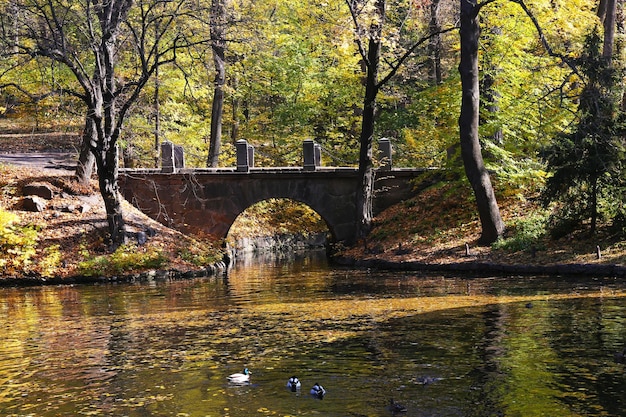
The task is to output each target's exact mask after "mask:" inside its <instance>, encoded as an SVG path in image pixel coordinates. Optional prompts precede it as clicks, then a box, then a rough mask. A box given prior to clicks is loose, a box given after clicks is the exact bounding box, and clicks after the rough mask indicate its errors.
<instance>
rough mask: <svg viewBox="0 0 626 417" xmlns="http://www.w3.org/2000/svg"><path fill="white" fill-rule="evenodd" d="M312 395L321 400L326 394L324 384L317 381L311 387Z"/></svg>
mask: <svg viewBox="0 0 626 417" xmlns="http://www.w3.org/2000/svg"><path fill="white" fill-rule="evenodd" d="M311 395H312V396H314V397H315V398H319V399H320V400H321V399H323V398H324V395H326V390H325V389H324V387H323V386H321V385H320V384H318V383H317V382H316V383H315V385H313V388H311Z"/></svg>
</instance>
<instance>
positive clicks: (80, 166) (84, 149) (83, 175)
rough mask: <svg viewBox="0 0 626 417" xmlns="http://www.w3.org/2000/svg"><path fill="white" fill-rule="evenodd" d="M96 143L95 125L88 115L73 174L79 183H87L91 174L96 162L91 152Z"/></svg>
mask: <svg viewBox="0 0 626 417" xmlns="http://www.w3.org/2000/svg"><path fill="white" fill-rule="evenodd" d="M95 143H96V126H95V123H94V121H93V119H92V118H91V117H89V116H87V117H86V118H85V127H84V128H83V137H82V139H81V145H80V154H79V156H78V163H77V164H76V171H75V173H74V175H75V176H76V179H77V180H78V182H79V183H81V184H88V183H89V180H90V179H91V175H92V174H93V168H94V166H95V163H96V157H95V155H94V154H93V152H92V149H93V148H95Z"/></svg>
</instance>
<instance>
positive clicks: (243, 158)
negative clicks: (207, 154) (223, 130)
mask: <svg viewBox="0 0 626 417" xmlns="http://www.w3.org/2000/svg"><path fill="white" fill-rule="evenodd" d="M235 150H236V160H237V162H236V164H237V165H236V168H235V170H236V171H237V172H249V171H250V170H251V169H253V168H254V146H252V145H250V144H249V143H248V142H247V141H246V140H245V139H240V140H238V141H237V142H236V143H235ZM378 150H379V152H378V153H379V164H380V167H379V168H378V169H379V170H382V171H389V170H391V169H392V165H391V158H392V147H391V141H390V140H389V139H387V138H382V139H380V140H379V141H378ZM302 154H303V155H302V156H303V158H302V159H303V161H304V163H303V167H302V168H300V169H304V170H305V171H316V170H319V169H322V147H321V145H320V144H318V143H316V142H315V141H314V140H312V139H307V140H305V141H304V142H303V144H302ZM184 168H185V155H184V149H183V147H182V146H179V145H175V144H173V143H172V142H169V141H164V142H163V143H161V172H163V173H165V174H173V173H176V172H178V171H179V170H181V169H184ZM224 169H227V170H228V169H229V168H220V170H224ZM270 169H275V168H270ZM333 169H339V168H337V167H335V168H333ZM349 169H353V168H349Z"/></svg>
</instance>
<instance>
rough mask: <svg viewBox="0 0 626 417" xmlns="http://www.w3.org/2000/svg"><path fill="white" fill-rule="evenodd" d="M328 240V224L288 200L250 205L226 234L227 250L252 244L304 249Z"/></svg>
mask: <svg viewBox="0 0 626 417" xmlns="http://www.w3.org/2000/svg"><path fill="white" fill-rule="evenodd" d="M331 239H332V232H331V230H330V228H329V226H328V223H327V222H326V221H325V220H324V219H323V218H322V216H321V215H320V214H319V213H317V212H316V211H315V210H313V209H312V208H311V207H310V206H308V205H307V204H305V203H303V202H300V201H296V200H293V199H289V198H270V199H267V200H262V201H259V202H257V203H255V204H252V205H251V206H249V207H248V208H246V209H245V210H244V211H242V212H241V213H240V214H239V215H238V216H237V218H236V219H235V221H234V222H233V224H232V225H231V226H230V229H229V230H228V233H227V235H226V241H227V243H228V245H229V246H230V247H231V248H240V246H241V245H244V244H245V242H248V244H250V242H253V241H254V242H256V243H254V245H261V244H268V246H272V243H274V246H283V245H285V246H287V245H290V244H293V245H295V246H296V247H302V248H307V247H315V246H325V245H326V244H327V242H328V241H329V240H331ZM259 249H261V248H259ZM265 249H273V248H271V247H267V248H265Z"/></svg>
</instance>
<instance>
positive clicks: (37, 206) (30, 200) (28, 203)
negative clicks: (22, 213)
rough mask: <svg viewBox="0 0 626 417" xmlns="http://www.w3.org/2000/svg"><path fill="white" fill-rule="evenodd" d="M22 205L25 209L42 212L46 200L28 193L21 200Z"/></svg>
mask: <svg viewBox="0 0 626 417" xmlns="http://www.w3.org/2000/svg"><path fill="white" fill-rule="evenodd" d="M22 206H23V208H24V210H26V211H34V212H42V211H44V210H45V209H46V202H45V201H44V200H43V199H42V198H41V197H37V196H36V195H29V196H26V197H24V199H23V200H22Z"/></svg>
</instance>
